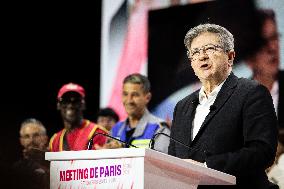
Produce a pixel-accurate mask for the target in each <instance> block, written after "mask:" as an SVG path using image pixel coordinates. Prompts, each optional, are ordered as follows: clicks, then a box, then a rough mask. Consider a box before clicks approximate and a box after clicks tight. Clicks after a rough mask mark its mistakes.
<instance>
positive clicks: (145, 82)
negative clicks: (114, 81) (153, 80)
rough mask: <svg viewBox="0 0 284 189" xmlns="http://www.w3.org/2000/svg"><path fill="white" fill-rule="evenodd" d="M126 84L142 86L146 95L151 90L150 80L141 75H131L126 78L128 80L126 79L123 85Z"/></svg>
mask: <svg viewBox="0 0 284 189" xmlns="http://www.w3.org/2000/svg"><path fill="white" fill-rule="evenodd" d="M125 83H132V84H139V85H142V88H143V91H144V92H145V93H148V92H150V90H151V85H150V81H149V79H148V78H147V77H146V76H144V75H142V74H139V73H134V74H130V75H128V76H126V78H124V80H123V84H125Z"/></svg>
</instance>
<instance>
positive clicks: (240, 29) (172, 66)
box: [100, 0, 284, 121]
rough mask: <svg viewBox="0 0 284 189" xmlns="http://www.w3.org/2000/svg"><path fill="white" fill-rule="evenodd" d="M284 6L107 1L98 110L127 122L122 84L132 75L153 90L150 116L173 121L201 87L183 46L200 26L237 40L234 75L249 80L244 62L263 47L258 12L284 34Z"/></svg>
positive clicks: (247, 1)
mask: <svg viewBox="0 0 284 189" xmlns="http://www.w3.org/2000/svg"><path fill="white" fill-rule="evenodd" d="M177 2H179V3H177ZM283 4H284V3H283V2H280V1H277V0H271V1H269V2H268V1H265V0H257V1H252V0H243V1H242V0H241V1H240V0H231V1H226V0H220V1H185V0H183V1H175V4H173V3H172V2H171V1H170V0H153V1H144V0H140V1H127V0H116V1H112V0H103V3H102V6H103V8H102V41H101V45H102V48H101V49H102V50H101V53H102V54H101V76H100V79H101V80H100V107H106V106H109V107H112V108H114V109H115V110H116V111H117V112H118V113H119V115H120V118H121V119H124V118H125V117H126V113H125V111H124V109H123V106H122V102H121V88H122V81H123V78H124V77H125V76H127V75H128V74H131V73H135V72H139V73H142V74H145V75H148V77H149V79H150V82H151V84H152V93H153V98H152V100H151V102H150V105H149V108H150V111H152V112H153V113H154V114H156V115H157V116H159V117H161V118H164V119H167V120H169V121H170V120H171V119H172V112H173V109H174V106H175V104H176V103H177V101H178V100H180V99H182V98H183V97H185V96H186V95H188V94H189V93H191V92H193V91H195V90H196V89H198V88H199V87H200V84H199V83H198V82H197V78H196V76H195V75H194V73H193V71H192V69H191V68H190V64H189V61H188V59H187V58H186V51H185V48H184V45H183V39H184V36H185V34H186V32H187V31H188V30H189V29H190V28H191V27H193V26H195V25H198V24H200V23H206V22H209V23H216V24H220V25H223V26H225V27H227V28H228V29H229V30H230V31H231V32H232V33H233V34H234V36H235V41H236V45H235V50H236V52H237V58H236V61H235V66H234V73H235V74H236V75H238V76H243V77H250V76H251V71H250V70H249V69H248V68H247V67H246V66H245V64H244V63H243V60H244V59H245V58H246V57H247V56H249V55H250V54H251V53H253V52H254V51H256V50H258V47H259V46H260V43H261V39H260V24H259V21H258V19H257V17H256V13H255V12H256V9H257V8H259V7H265V8H272V9H274V10H275V12H276V17H277V22H278V28H279V30H280V33H283V31H282V30H283V29H282V28H284V24H283V19H280V18H283V14H284V13H283V12H284V7H283ZM280 40H281V67H282V68H284V63H283V55H284V53H283V39H280Z"/></svg>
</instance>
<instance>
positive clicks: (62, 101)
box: [59, 98, 82, 106]
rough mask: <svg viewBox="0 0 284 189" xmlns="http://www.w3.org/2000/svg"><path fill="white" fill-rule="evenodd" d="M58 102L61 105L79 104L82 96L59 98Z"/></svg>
mask: <svg viewBox="0 0 284 189" xmlns="http://www.w3.org/2000/svg"><path fill="white" fill-rule="evenodd" d="M59 103H60V105H61V106H67V105H68V104H72V105H77V106H79V105H81V104H82V98H60V99H59Z"/></svg>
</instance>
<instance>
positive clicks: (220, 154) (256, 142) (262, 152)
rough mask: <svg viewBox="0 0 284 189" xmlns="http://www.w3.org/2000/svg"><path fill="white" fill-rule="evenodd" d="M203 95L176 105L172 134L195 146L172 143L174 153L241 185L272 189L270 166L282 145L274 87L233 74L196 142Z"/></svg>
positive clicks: (172, 152)
mask: <svg viewBox="0 0 284 189" xmlns="http://www.w3.org/2000/svg"><path fill="white" fill-rule="evenodd" d="M198 94H199V91H196V92H194V93H193V94H191V95H189V96H187V97H186V98H184V99H183V100H181V101H179V102H178V103H177V105H176V107H175V111H174V118H173V125H172V130H171V136H172V137H173V138H175V139H178V140H180V141H181V142H183V143H185V144H188V145H189V146H190V147H191V148H193V149H186V148H185V147H184V146H182V145H180V144H178V143H175V142H174V141H171V142H170V145H169V154H170V155H173V156H176V157H179V158H191V159H194V160H196V161H199V162H206V164H207V166H208V167H209V168H213V169H216V170H219V171H222V172H225V173H228V174H232V175H234V176H236V177H237V185H238V186H237V188H248V187H251V188H258V189H260V188H268V185H269V182H268V180H267V177H266V174H265V169H266V168H267V167H269V166H270V165H271V164H272V163H273V161H274V157H275V152H276V147H277V118H276V114H275V110H274V107H273V102H272V98H271V95H270V93H269V91H268V90H267V89H266V88H265V87H264V86H262V85H260V84H258V83H257V82H255V81H253V80H249V79H244V78H237V77H236V76H235V75H234V74H233V73H231V74H230V75H229V77H228V78H227V80H226V81H225V83H224V84H223V86H222V88H221V90H220V92H219V93H218V95H217V98H216V100H215V102H214V104H213V107H214V108H212V110H211V111H210V113H209V114H208V115H207V117H206V119H205V121H204V122H203V124H202V126H201V128H200V130H199V132H198V133H197V135H196V137H195V138H194V140H193V141H192V140H191V137H190V136H191V131H192V120H193V118H194V113H195V109H196V106H197V104H198ZM196 102H197V103H196ZM225 188H228V186H226V187H225Z"/></svg>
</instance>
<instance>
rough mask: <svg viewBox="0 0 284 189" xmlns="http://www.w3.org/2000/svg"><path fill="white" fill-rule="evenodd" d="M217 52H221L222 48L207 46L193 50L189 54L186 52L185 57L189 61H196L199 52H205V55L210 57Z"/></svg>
mask: <svg viewBox="0 0 284 189" xmlns="http://www.w3.org/2000/svg"><path fill="white" fill-rule="evenodd" d="M218 50H223V48H222V47H221V46H220V45H214V44H208V45H204V46H202V47H200V48H195V49H193V50H191V51H190V52H189V51H187V56H188V58H189V59H191V60H196V59H197V58H198V57H199V56H200V54H201V51H202V52H205V53H206V54H207V55H212V54H214V53H215V52H216V51H218Z"/></svg>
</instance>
